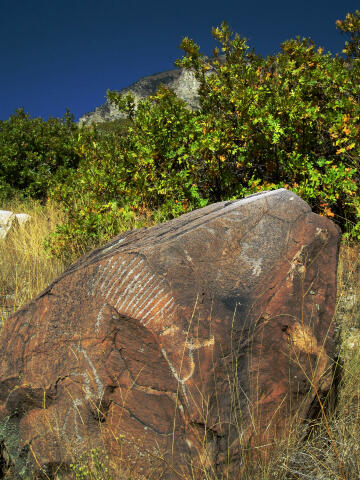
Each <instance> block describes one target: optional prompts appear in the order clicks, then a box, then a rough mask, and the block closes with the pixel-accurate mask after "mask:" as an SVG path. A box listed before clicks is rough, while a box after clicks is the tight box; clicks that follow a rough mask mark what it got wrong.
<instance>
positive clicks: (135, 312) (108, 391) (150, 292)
mask: <svg viewBox="0 0 360 480" xmlns="http://www.w3.org/2000/svg"><path fill="white" fill-rule="evenodd" d="M339 237H340V232H339V229H338V228H337V227H336V226H335V225H334V224H333V223H332V222H331V221H330V220H328V219H327V218H325V217H321V216H318V215H316V214H314V213H312V212H311V209H310V207H309V206H308V205H307V204H306V203H305V202H304V201H303V200H301V199H300V198H299V197H297V196H296V195H295V194H293V193H291V192H290V191H287V190H284V189H280V190H276V191H271V192H263V193H260V194H257V195H252V196H249V197H247V198H244V199H242V200H235V201H229V202H221V203H216V204H213V205H210V206H207V207H205V208H203V209H200V210H196V211H193V212H191V213H188V214H186V215H182V216H181V217H179V218H177V219H175V220H172V221H170V222H167V223H164V224H161V225H157V226H155V227H152V228H149V229H147V230H144V229H143V230H135V231H131V232H126V233H125V234H123V235H120V236H118V237H116V238H114V239H113V240H112V241H111V242H110V243H108V244H107V245H105V246H103V247H101V248H99V249H97V250H94V251H93V252H91V253H90V254H88V255H86V256H85V257H83V258H81V259H80V260H79V261H78V262H77V263H75V264H74V265H72V266H71V267H70V268H69V269H68V270H67V271H66V272H65V273H64V274H63V275H61V276H60V277H59V278H58V279H57V280H56V281H55V282H53V283H52V284H51V285H50V286H49V287H48V288H47V289H46V290H45V291H44V292H42V293H41V294H40V295H39V296H38V297H37V298H36V299H35V300H33V301H32V302H31V303H30V304H28V305H27V306H26V307H24V308H22V309H21V310H19V311H18V312H17V313H16V314H15V315H13V316H12V317H11V318H10V319H9V320H8V321H7V322H6V324H5V326H4V328H3V330H2V333H1V336H0V351H1V360H0V366H1V369H0V446H1V452H2V457H3V459H2V461H0V465H2V468H3V470H4V471H5V470H7V472H8V474H9V475H10V476H11V475H12V477H11V478H17V476H19V477H21V478H25V477H24V475H26V474H29V475H30V474H31V475H35V474H36V472H38V473H39V472H40V471H41V470H42V471H43V472H45V473H46V475H48V477H50V478H55V473H54V472H56V475H58V477H56V478H62V477H61V474H63V476H65V477H66V475H67V473H66V472H68V471H69V464H70V463H72V462H73V461H74V460H76V459H77V458H79V456H80V455H81V454H82V453H84V452H85V451H88V450H89V449H91V448H97V447H100V448H103V447H105V450H106V451H107V453H108V455H109V462H110V469H111V470H112V471H113V472H115V473H114V478H128V477H127V476H126V475H129V472H132V474H134V472H137V475H140V474H142V475H143V476H144V478H146V479H150V478H153V476H154V478H155V477H156V478H159V476H160V477H161V478H169V479H170V478H171V479H172V478H179V475H180V474H183V475H184V478H204V476H205V473H204V471H205V470H207V471H208V473H209V472H213V473H214V475H215V473H216V474H217V475H218V476H221V475H222V474H223V475H224V478H237V477H235V474H236V475H239V472H241V469H242V468H243V461H244V451H245V450H248V448H251V446H255V447H256V446H259V445H271V444H272V443H274V441H280V440H281V439H283V438H286V436H287V434H288V432H289V428H290V425H291V424H292V422H293V421H294V420H295V419H296V418H298V419H299V420H302V419H305V418H306V417H307V415H308V412H309V411H310V410H312V409H313V401H314V398H315V397H316V395H317V394H318V395H319V396H321V395H323V394H325V393H326V392H327V390H328V389H329V385H330V377H331V359H332V355H333V340H332V328H333V326H332V320H333V313H334V307H335V299H336V268H337V255H338V242H339ZM258 442H260V443H258ZM268 448H271V447H268ZM260 450H261V449H257V450H256V449H255V450H254V451H260ZM263 450H264V451H266V449H265V448H264V449H263ZM24 472H25V473H24ZM190 472H192V475H193V477H191V475H190ZM236 472H237V473H236ZM45 473H44V475H45ZM59 475H60V476H59ZM161 475H163V476H161ZM228 476H229V477H228ZM138 478H140V477H138Z"/></svg>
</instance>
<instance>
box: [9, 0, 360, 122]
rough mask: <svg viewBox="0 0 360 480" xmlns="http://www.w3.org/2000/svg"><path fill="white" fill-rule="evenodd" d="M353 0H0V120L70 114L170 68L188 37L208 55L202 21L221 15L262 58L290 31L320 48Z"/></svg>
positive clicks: (331, 40) (337, 47)
mask: <svg viewBox="0 0 360 480" xmlns="http://www.w3.org/2000/svg"><path fill="white" fill-rule="evenodd" d="M356 9H359V2H358V1H356V0H342V1H340V2H339V1H331V0H312V1H309V0H302V1H296V2H295V1H291V0H290V1H289V0H287V1H285V0H272V1H263V0H256V1H254V0H250V1H249V0H248V1H242V0H237V1H230V0H222V1H216V2H215V1H213V0H177V1H176V2H171V1H169V0H167V1H164V0H160V1H155V2H150V1H144V0H137V1H133V2H131V1H130V0H127V1H126V2H123V1H120V0H117V1H116V0H0V62H1V63H0V73H1V75H0V120H6V119H7V118H8V117H9V115H11V114H12V113H13V112H14V111H15V109H16V108H18V107H24V109H25V111H26V112H27V113H29V114H30V115H31V116H32V117H38V116H41V117H42V118H43V119H44V120H47V118H48V117H49V116H52V117H62V116H63V115H64V113H65V109H66V107H68V108H69V109H70V111H71V113H73V114H74V115H75V118H76V119H78V118H79V117H80V116H81V115H83V114H84V113H86V112H88V111H91V110H93V109H94V108H95V107H97V106H99V105H101V104H102V103H104V101H105V96H106V89H107V88H109V89H111V90H118V89H121V88H123V87H126V86H128V85H130V84H131V83H133V82H135V81H137V80H139V79H140V78H141V77H143V76H146V75H150V74H152V73H157V72H161V71H164V70H169V69H172V68H174V66H173V63H174V61H175V60H176V59H177V58H180V57H181V56H182V53H183V52H182V50H180V49H179V44H180V42H181V40H182V38H183V37H185V36H188V37H190V38H192V39H194V40H195V42H196V43H197V44H199V45H200V47H201V52H202V53H204V54H208V55H209V54H211V52H212V49H213V48H214V47H215V46H216V45H217V43H216V41H215V39H214V38H213V37H212V36H211V28H212V27H213V26H219V25H220V24H221V22H222V21H223V20H226V21H227V22H228V23H229V25H230V27H231V29H232V31H234V32H236V33H239V34H240V35H241V36H242V37H246V38H247V39H248V45H249V46H250V48H252V47H254V49H255V52H256V53H259V54H261V55H262V56H263V57H266V56H267V55H273V54H276V53H278V52H280V50H281V48H280V44H281V43H282V42H283V41H285V40H288V39H290V38H295V37H296V36H297V35H300V36H301V38H302V37H311V38H312V39H313V41H314V42H315V43H316V45H317V46H321V47H323V48H324V53H327V52H329V51H330V52H331V53H332V54H333V55H334V56H335V54H336V53H339V54H341V50H342V48H343V46H344V43H345V40H347V39H348V36H347V35H344V34H342V33H341V32H340V30H338V29H336V25H335V22H336V20H337V19H339V20H343V19H344V18H345V16H346V13H354V12H355V10H356Z"/></svg>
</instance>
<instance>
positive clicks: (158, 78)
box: [79, 55, 225, 125]
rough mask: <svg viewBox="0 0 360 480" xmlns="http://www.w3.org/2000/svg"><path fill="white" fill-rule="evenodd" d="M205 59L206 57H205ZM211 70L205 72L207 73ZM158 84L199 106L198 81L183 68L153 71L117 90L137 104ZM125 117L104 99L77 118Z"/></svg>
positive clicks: (86, 122)
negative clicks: (91, 109)
mask: <svg viewBox="0 0 360 480" xmlns="http://www.w3.org/2000/svg"><path fill="white" fill-rule="evenodd" d="M205 58H206V59H207V58H208V57H205ZM218 60H219V62H220V63H222V62H225V56H224V55H219V57H218ZM210 73H211V70H210V71H209V72H207V73H206V74H207V75H209V74H210ZM160 85H165V86H167V87H169V88H171V89H173V90H174V91H175V93H176V95H177V96H178V97H179V98H181V99H182V100H184V102H186V104H187V105H188V106H189V108H190V109H192V110H196V109H198V108H199V97H198V89H199V82H198V81H197V80H196V78H195V75H194V73H193V72H191V71H189V70H185V69H184V68H176V69H173V70H167V71H165V72H160V73H155V74H153V75H148V76H146V77H143V78H141V79H140V80H138V81H137V82H135V83H133V84H132V85H130V86H129V87H125V88H123V89H121V90H119V93H121V94H122V95H127V94H128V93H131V95H132V96H133V97H134V99H135V104H136V105H137V104H138V103H139V101H140V100H143V99H144V98H146V97H149V96H150V95H155V93H156V91H157V89H158V88H159V87H160ZM119 118H125V114H124V113H122V112H120V111H119V110H118V109H117V108H116V106H115V105H113V104H112V103H111V102H109V101H108V100H106V102H105V103H104V104H103V105H101V106H100V107H97V108H96V109H95V110H94V111H93V112H88V113H85V114H84V115H82V116H81V117H80V118H79V124H80V125H90V124H91V123H102V122H108V121H111V120H117V119H119Z"/></svg>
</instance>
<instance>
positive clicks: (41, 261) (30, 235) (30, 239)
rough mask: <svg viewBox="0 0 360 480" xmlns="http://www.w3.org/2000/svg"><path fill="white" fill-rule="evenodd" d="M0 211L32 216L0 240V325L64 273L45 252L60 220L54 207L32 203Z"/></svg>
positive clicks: (55, 261) (16, 205)
mask: <svg viewBox="0 0 360 480" xmlns="http://www.w3.org/2000/svg"><path fill="white" fill-rule="evenodd" d="M1 208H2V210H10V211H12V212H14V213H27V214H29V215H30V216H31V221H29V222H28V223H27V224H26V225H24V226H23V227H18V228H16V229H15V230H14V231H11V233H10V234H9V235H8V237H7V238H6V240H5V241H4V240H2V241H0V320H1V322H2V321H4V320H5V318H6V317H7V316H9V314H11V313H13V312H14V311H16V310H17V309H18V308H19V307H20V306H22V305H24V304H25V303H27V302H28V301H29V300H30V299H31V298H33V297H35V296H36V295H37V294H38V293H40V292H41V291H42V290H43V289H44V288H45V287H46V286H47V285H48V284H49V283H50V282H51V281H52V280H54V279H55V278H56V277H57V276H58V275H59V274H60V273H61V272H62V271H63V270H64V264H63V262H61V261H60V260H58V259H56V258H54V257H50V256H49V255H48V254H47V253H46V252H45V249H44V240H45V238H46V237H47V236H48V235H49V233H50V232H52V231H54V230H55V227H56V225H57V224H59V223H61V222H62V220H63V215H62V213H61V212H60V210H59V209H58V208H57V207H56V205H55V204H51V203H49V204H48V205H47V206H46V207H44V206H41V205H40V204H39V203H37V202H34V201H28V202H13V203H10V204H7V205H1Z"/></svg>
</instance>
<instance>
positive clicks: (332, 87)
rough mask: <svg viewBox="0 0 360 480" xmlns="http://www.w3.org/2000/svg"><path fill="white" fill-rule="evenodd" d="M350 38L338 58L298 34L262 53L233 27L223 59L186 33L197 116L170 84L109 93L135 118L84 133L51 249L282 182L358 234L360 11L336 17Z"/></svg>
mask: <svg viewBox="0 0 360 480" xmlns="http://www.w3.org/2000/svg"><path fill="white" fill-rule="evenodd" d="M337 27H338V28H339V29H340V30H341V31H342V32H343V33H346V32H347V33H350V34H351V41H350V42H346V48H345V49H344V50H343V52H344V53H346V55H347V59H346V61H345V60H344V59H342V58H339V57H336V58H332V57H331V55H330V54H327V55H325V54H323V50H322V49H321V48H317V49H316V48H315V45H314V42H312V40H311V39H305V38H303V39H302V40H300V37H297V39H296V40H288V41H286V42H284V43H283V44H282V45H281V49H282V51H281V52H280V53H278V54H277V55H276V56H270V57H267V58H266V59H263V58H262V57H261V56H259V55H256V54H255V53H254V51H253V50H252V51H251V52H248V50H249V47H248V46H247V44H246V40H245V39H243V38H241V37H240V36H239V35H235V36H234V35H233V34H232V33H231V31H230V29H229V27H228V26H227V24H226V23H223V24H222V25H221V27H218V28H214V29H213V32H212V33H213V36H214V37H215V38H216V39H217V41H218V42H219V44H220V47H221V52H222V53H223V54H224V58H220V56H219V51H220V50H219V48H217V49H215V51H214V57H212V58H208V57H205V56H203V55H202V54H201V53H200V51H199V50H200V48H199V46H197V45H196V44H195V43H194V42H193V41H192V40H189V39H188V38H184V39H183V41H182V44H181V47H182V48H183V49H184V51H185V56H184V57H183V58H182V59H180V60H178V61H177V62H176V65H177V66H179V67H183V68H186V69H189V70H192V71H193V72H194V73H195V75H196V77H197V79H198V80H199V82H200V87H199V97H200V109H199V110H198V111H191V110H190V109H188V107H187V106H186V105H185V103H184V102H183V101H182V100H180V99H179V98H177V96H176V95H175V93H174V92H173V91H171V90H170V89H169V88H166V87H163V86H162V87H160V88H159V89H158V91H157V93H156V94H155V95H153V96H152V97H149V98H147V99H145V100H143V101H141V102H140V103H139V104H138V108H137V110H135V100H134V98H133V97H132V96H131V95H127V96H125V97H123V96H121V95H119V94H118V93H116V92H108V99H109V100H110V101H112V102H113V103H115V104H116V105H117V106H118V107H119V108H120V110H122V111H124V112H125V113H126V114H127V116H128V119H127V123H124V122H122V123H121V128H120V125H119V129H117V128H116V126H115V124H113V125H112V126H111V127H109V128H106V127H105V128H104V127H101V128H98V127H94V128H92V129H87V130H82V133H81V135H79V137H78V139H77V144H76V146H75V152H76V153H77V154H78V155H79V156H80V157H81V158H82V159H81V162H80V163H79V167H78V169H77V171H76V172H75V174H74V175H72V176H71V177H69V176H68V177H67V178H66V180H65V181H63V182H61V184H58V185H57V186H56V187H54V188H52V190H51V195H52V196H53V197H54V198H56V199H57V200H58V201H59V202H60V203H63V204H64V205H65V208H66V210H67V212H68V214H69V216H68V218H69V222H68V223H67V224H66V225H63V226H62V227H60V228H59V229H58V232H57V233H56V234H55V236H54V237H53V238H52V240H51V248H52V249H53V251H54V252H56V253H58V254H61V253H62V252H64V251H66V249H67V248H70V247H71V248H74V245H75V244H76V242H79V245H82V246H83V248H84V249H85V250H86V249H89V248H91V247H92V246H93V245H95V244H97V243H98V242H102V241H106V240H107V239H108V238H109V237H110V236H111V235H114V234H115V233H118V232H119V231H121V230H122V229H125V228H128V227H129V226H130V225H134V224H135V223H136V219H137V218H138V217H139V216H141V215H144V216H145V217H146V218H147V219H148V220H149V222H150V223H151V222H156V221H159V220H166V219H170V218H173V217H176V216H177V215H180V214H182V213H184V212H186V211H189V210H191V209H193V208H199V207H202V206H204V205H206V203H208V202H214V201H220V200H227V199H233V198H241V197H243V196H245V195H247V194H251V193H254V192H257V191H261V190H266V189H275V188H280V187H285V188H288V189H291V190H292V191H294V192H295V193H297V194H298V195H300V196H301V197H302V198H303V199H304V200H306V201H307V202H308V203H309V204H310V205H311V206H312V208H313V210H314V211H315V212H316V213H319V214H320V215H326V216H328V217H330V218H333V219H334V220H335V221H336V222H337V223H338V224H339V225H340V226H341V227H342V229H343V230H344V232H345V234H346V235H347V236H348V237H350V238H351V239H359V238H360V199H359V174H358V168H359V156H360V143H359V138H360V106H359V100H360V95H359V93H360V82H359V77H360V75H359V74H360V70H359V68H360V67H359V62H360V59H359V44H360V39H359V32H360V12H358V11H356V13H355V14H353V15H350V14H348V15H347V17H346V19H345V20H344V21H343V22H341V21H337Z"/></svg>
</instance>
